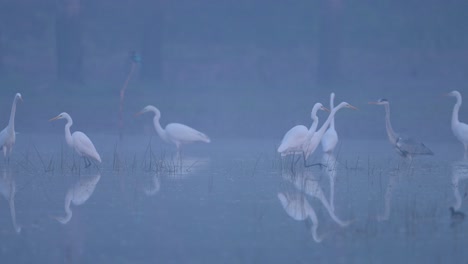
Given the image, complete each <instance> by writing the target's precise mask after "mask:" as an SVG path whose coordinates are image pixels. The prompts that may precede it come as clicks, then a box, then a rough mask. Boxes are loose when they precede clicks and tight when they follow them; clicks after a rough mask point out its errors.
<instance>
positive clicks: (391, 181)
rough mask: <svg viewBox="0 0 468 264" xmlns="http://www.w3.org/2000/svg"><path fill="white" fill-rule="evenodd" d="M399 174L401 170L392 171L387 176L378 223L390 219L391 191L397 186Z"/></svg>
mask: <svg viewBox="0 0 468 264" xmlns="http://www.w3.org/2000/svg"><path fill="white" fill-rule="evenodd" d="M401 174H402V170H399V169H398V170H395V171H392V172H390V174H389V178H388V183H387V188H386V189H385V196H384V210H383V212H382V213H381V214H379V215H378V216H377V220H378V221H387V220H388V219H389V218H390V212H391V204H392V196H393V191H394V189H395V187H396V186H397V184H398V180H399V179H400V175H401Z"/></svg>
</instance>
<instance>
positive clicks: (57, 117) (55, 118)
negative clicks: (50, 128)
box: [49, 116, 60, 122]
mask: <svg viewBox="0 0 468 264" xmlns="http://www.w3.org/2000/svg"><path fill="white" fill-rule="evenodd" d="M59 118H60V116H56V117H54V118H51V119H49V122H52V121H54V120H57V119H59Z"/></svg>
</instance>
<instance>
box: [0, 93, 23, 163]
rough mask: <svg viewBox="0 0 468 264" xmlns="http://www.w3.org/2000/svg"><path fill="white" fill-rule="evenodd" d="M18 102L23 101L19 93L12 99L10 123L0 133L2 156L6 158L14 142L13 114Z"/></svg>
mask: <svg viewBox="0 0 468 264" xmlns="http://www.w3.org/2000/svg"><path fill="white" fill-rule="evenodd" d="M18 100H21V101H23V97H21V94H20V93H17V94H16V95H15V98H14V99H13V105H12V106H11V113H10V121H9V122H8V125H7V126H6V127H5V128H4V129H3V130H2V131H1V132H0V146H1V148H3V156H4V157H5V158H6V157H7V155H8V156H9V155H10V154H11V151H12V150H13V145H15V141H16V132H15V114H16V103H17V102H18Z"/></svg>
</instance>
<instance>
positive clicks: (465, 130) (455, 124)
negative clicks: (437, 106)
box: [447, 91, 468, 158]
mask: <svg viewBox="0 0 468 264" xmlns="http://www.w3.org/2000/svg"><path fill="white" fill-rule="evenodd" d="M447 96H453V97H455V98H457V102H456V103H455V105H454V106H453V112H452V131H453V134H454V135H455V137H456V138H457V139H458V140H460V142H461V143H462V144H463V146H464V147H465V158H466V157H467V155H468V125H467V124H465V123H462V122H460V120H459V119H458V112H459V111H460V106H461V104H462V96H461V94H460V93H459V92H458V91H452V92H450V93H448V94H447Z"/></svg>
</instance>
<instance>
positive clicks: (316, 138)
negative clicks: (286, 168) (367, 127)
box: [304, 102, 357, 163]
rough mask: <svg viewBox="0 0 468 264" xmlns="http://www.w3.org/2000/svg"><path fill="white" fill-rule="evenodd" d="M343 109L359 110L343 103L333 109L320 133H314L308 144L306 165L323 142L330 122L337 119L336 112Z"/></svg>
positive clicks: (305, 158)
mask: <svg viewBox="0 0 468 264" xmlns="http://www.w3.org/2000/svg"><path fill="white" fill-rule="evenodd" d="M342 108H350V109H353V110H356V109H357V108H356V107H354V106H352V105H350V104H349V103H347V102H341V103H340V104H339V105H338V106H336V107H335V108H333V109H332V111H331V112H330V115H328V118H327V120H326V121H325V123H324V124H323V125H322V126H321V127H320V129H319V130H318V131H316V132H315V133H314V135H313V136H312V138H311V139H310V141H309V142H307V144H306V147H305V149H306V151H305V152H304V153H305V155H304V163H305V161H306V160H307V158H308V157H309V156H310V154H312V153H314V152H315V150H316V149H317V147H318V145H319V144H320V141H322V137H323V134H324V133H325V131H326V130H327V128H328V126H329V125H330V122H331V121H332V120H333V118H334V117H335V114H336V112H338V110H340V109H342Z"/></svg>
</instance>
